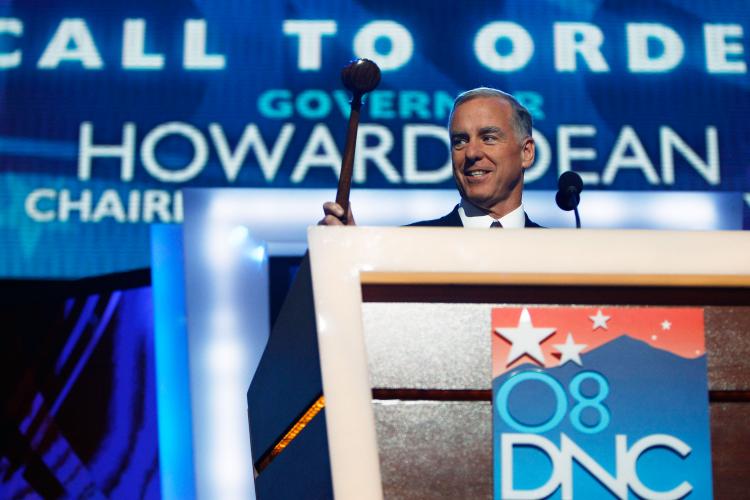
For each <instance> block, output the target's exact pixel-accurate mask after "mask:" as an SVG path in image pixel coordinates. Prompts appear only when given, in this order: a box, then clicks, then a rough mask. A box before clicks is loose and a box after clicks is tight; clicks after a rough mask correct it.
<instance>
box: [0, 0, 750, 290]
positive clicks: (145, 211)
mask: <svg viewBox="0 0 750 500" xmlns="http://www.w3.org/2000/svg"><path fill="white" fill-rule="evenodd" d="M748 31H750V7H748V4H747V2H746V1H745V0H714V1H711V2H708V1H683V2H679V1H676V0H675V1H667V0H662V1H653V0H648V1H645V0H644V1H639V0H636V1H630V2H620V1H606V0H602V1H597V0H594V1H589V2H568V1H562V0H547V1H543V0H533V1H524V2H520V1H517V2H515V1H514V2H498V1H476V2H468V3H466V4H465V5H460V6H457V4H456V3H455V2H448V1H442V0H434V1H431V2H428V3H425V2H403V1H392V0H378V1H371V0H358V1H354V2H352V1H348V0H347V1H335V0H334V1H329V2H325V3H323V2H313V1H279V2H235V1H198V0H195V1H187V0H163V1H160V2H152V1H143V0H129V1H127V2H125V1H116V0H115V1H112V2H101V1H94V0H71V1H66V2H59V1H51V0H39V1H34V2H28V1H26V2H16V1H12V0H6V1H4V2H0V110H1V111H0V113H1V114H0V117H2V119H1V120H0V169H2V176H1V177H0V229H1V230H0V257H1V258H0V276H31V277H73V276H84V275H91V274H100V273H106V272H113V271H122V270H127V269H133V268H138V267H145V266H147V265H148V241H147V239H148V229H147V226H148V224H149V223H151V222H179V221H180V220H181V219H182V197H181V190H182V189H183V188H185V187H195V186H210V187H239V186H242V187H260V188H293V189H309V188H321V187H333V186H335V184H336V176H337V171H338V168H339V165H340V157H341V149H342V145H343V137H344V132H345V127H346V119H347V116H348V96H347V94H346V92H345V91H344V90H343V88H342V86H341V83H340V80H339V72H340V69H341V67H342V66H343V65H344V64H345V63H346V62H347V61H348V60H350V59H352V58H354V57H367V58H371V59H373V60H375V61H376V62H377V63H378V64H379V65H380V67H381V69H382V71H383V79H382V83H381V85H380V87H379V89H378V90H377V91H376V92H373V93H372V94H371V95H370V96H369V98H368V99H367V102H366V105H365V108H364V111H363V119H362V124H361V125H360V143H359V147H358V151H357V152H358V156H357V159H356V165H355V177H354V185H355V190H356V189H357V188H361V187H367V188H376V189H393V190H409V189H415V188H419V189H433V188H434V189H450V188H451V187H452V185H453V184H452V179H451V172H450V165H449V156H448V150H447V135H446V134H445V132H444V125H445V123H446V120H447V117H448V113H449V110H450V106H451V101H452V99H453V97H454V96H455V94H456V93H457V92H459V91H462V90H466V89H469V88H472V87H475V86H478V85H487V86H492V87H498V88H501V89H504V90H507V91H509V92H511V93H513V94H514V95H515V96H516V97H518V99H519V100H520V101H522V102H523V103H524V104H526V106H527V107H528V108H529V109H530V111H531V113H532V114H533V117H534V120H535V131H534V136H535V138H536V141H537V156H538V158H537V161H536V164H535V165H534V166H533V168H532V169H531V170H530V171H529V172H528V173H527V176H526V183H527V189H531V190H544V189H547V190H549V189H554V188H555V185H556V179H557V176H558V175H559V174H560V173H561V172H562V171H565V170H575V171H578V172H579V173H580V174H581V175H582V176H583V178H584V181H585V183H586V189H587V190H613V191H614V190H616V191H647V192H656V191H659V192H663V191H700V192H706V193H709V194H710V193H717V192H722V193H726V192H733V193H737V196H738V198H739V197H741V196H744V202H743V203H742V205H739V204H738V210H744V213H745V215H744V217H745V227H747V225H748V217H747V213H748V204H750V196H749V195H747V194H746V193H747V192H749V191H750V180H749V178H750V175H749V173H750V167H749V166H748V165H750V138H749V137H748V127H747V126H746V123H745V121H746V117H747V116H748V114H749V113H750V78H749V77H748V59H749V57H748V53H749V52H750V40H749V36H748ZM321 201H322V200H321ZM293 203H294V197H293V196H288V197H285V198H284V199H279V200H278V204H279V205H284V204H286V205H290V204H293ZM740 206H741V208H740ZM449 209H450V206H448V207H446V208H445V211H447V210H449ZM631 209H632V207H631ZM636 209H637V208H636ZM272 214H273V207H269V217H270V216H272ZM303 217H309V218H310V221H311V222H314V220H315V219H316V218H317V214H304V215H303Z"/></svg>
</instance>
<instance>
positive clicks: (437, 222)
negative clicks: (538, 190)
mask: <svg viewBox="0 0 750 500" xmlns="http://www.w3.org/2000/svg"><path fill="white" fill-rule="evenodd" d="M524 217H526V224H525V227H542V226H540V225H539V224H537V223H536V222H534V221H532V220H531V219H529V216H528V215H527V214H526V213H524ZM409 226H431V227H463V226H464V225H463V224H462V223H461V216H460V215H458V205H456V206H455V207H453V210H452V211H451V213H449V214H448V215H444V216H442V217H440V218H439V219H432V220H423V221H419V222H415V223H413V224H409Z"/></svg>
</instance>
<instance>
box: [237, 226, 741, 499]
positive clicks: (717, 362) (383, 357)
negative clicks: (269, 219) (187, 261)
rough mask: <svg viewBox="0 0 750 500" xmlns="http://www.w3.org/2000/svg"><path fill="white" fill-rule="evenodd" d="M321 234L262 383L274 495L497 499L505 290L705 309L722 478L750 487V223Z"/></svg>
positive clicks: (258, 408)
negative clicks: (499, 322) (747, 229)
mask: <svg viewBox="0 0 750 500" xmlns="http://www.w3.org/2000/svg"><path fill="white" fill-rule="evenodd" d="M308 238H309V260H307V259H306V261H305V262H304V263H303V266H302V268H301V270H300V274H299V276H298V278H297V281H296V283H295V285H294V286H293V289H292V291H291V292H290V295H289V298H288V300H287V303H286V304H285V305H284V308H283V309H282V311H281V314H280V318H279V320H278V322H277V324H276V326H275V328H274V330H273V331H272V333H271V336H270V339H269V344H268V347H267V348H266V352H265V353H264V357H263V360H262V361H261V365H260V367H259V369H258V371H257V373H256V376H255V379H254V380H253V382H252V385H251V387H250V390H249V392H248V412H249V422H250V430H251V436H252V449H253V453H254V462H255V465H256V469H257V478H256V493H257V496H258V498H295V497H297V495H299V494H300V493H301V492H302V493H303V494H304V497H305V498H327V497H330V496H335V497H336V498H345V499H348V498H357V499H362V498H376V499H377V498H383V497H385V498H491V497H492V434H491V422H492V419H491V411H492V410H491V390H490V387H491V383H492V380H491V372H490V363H491V355H490V334H491V328H490V321H489V314H487V313H486V312H487V311H489V309H490V308H491V307H493V306H494V305H499V304H514V305H610V306H629V305H634V306H645V307H648V306H670V307H671V306H691V307H701V308H703V310H704V318H705V331H706V339H707V350H708V367H709V389H710V400H711V428H712V455H713V463H714V493H715V496H716V498H738V497H740V496H742V494H743V493H744V492H745V491H746V490H747V488H748V487H749V486H750V479H748V478H747V477H746V474H744V472H743V467H742V465H741V464H742V458H741V457H742V455H741V454H742V453H743V451H742V450H741V443H746V442H748V438H750V430H748V429H747V426H746V425H744V422H747V419H748V417H750V404H748V402H749V401H750V391H749V385H750V376H749V375H748V374H750V361H748V360H749V359H750V234H747V233H742V232H648V231H591V230H581V231H572V230H503V231H483V230H466V229H446V228H389V229H385V228H334V227H314V228H310V229H309V231H308ZM321 395H322V396H323V397H324V400H321V399H320V396H321ZM323 405H324V409H321V408H322V406H323Z"/></svg>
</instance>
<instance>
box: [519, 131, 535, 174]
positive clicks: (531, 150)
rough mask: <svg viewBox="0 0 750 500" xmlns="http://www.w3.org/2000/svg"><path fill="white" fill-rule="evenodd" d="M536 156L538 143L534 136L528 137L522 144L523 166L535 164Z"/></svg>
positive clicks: (527, 166)
mask: <svg viewBox="0 0 750 500" xmlns="http://www.w3.org/2000/svg"><path fill="white" fill-rule="evenodd" d="M534 158H536V144H535V143H534V139H533V138H531V137H527V138H526V139H524V140H523V144H522V145H521V166H522V167H523V168H529V167H530V166H531V165H533V164H534Z"/></svg>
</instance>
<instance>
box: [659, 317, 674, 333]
mask: <svg viewBox="0 0 750 500" xmlns="http://www.w3.org/2000/svg"><path fill="white" fill-rule="evenodd" d="M671 328H672V323H670V322H669V321H667V320H666V319H665V320H664V321H662V322H661V329H662V330H670V329H671Z"/></svg>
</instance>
